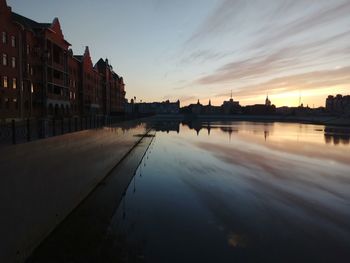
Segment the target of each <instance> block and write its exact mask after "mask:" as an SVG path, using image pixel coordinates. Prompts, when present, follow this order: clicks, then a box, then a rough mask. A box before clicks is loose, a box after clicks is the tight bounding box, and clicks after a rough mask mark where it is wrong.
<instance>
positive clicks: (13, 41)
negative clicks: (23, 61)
mask: <svg viewBox="0 0 350 263" xmlns="http://www.w3.org/2000/svg"><path fill="white" fill-rule="evenodd" d="M11 46H12V47H16V37H15V36H11Z"/></svg>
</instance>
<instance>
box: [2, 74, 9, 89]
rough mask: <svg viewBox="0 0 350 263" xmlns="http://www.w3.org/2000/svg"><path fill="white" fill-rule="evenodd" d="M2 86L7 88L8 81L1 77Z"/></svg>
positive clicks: (5, 77)
mask: <svg viewBox="0 0 350 263" xmlns="http://www.w3.org/2000/svg"><path fill="white" fill-rule="evenodd" d="M2 86H3V87H4V88H7V87H8V79H7V76H3V77H2Z"/></svg>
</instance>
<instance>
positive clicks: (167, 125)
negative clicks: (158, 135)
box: [147, 120, 180, 133]
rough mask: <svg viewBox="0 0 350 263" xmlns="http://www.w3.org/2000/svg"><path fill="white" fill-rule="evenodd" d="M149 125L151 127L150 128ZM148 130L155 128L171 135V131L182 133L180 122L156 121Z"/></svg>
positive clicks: (151, 123)
mask: <svg viewBox="0 0 350 263" xmlns="http://www.w3.org/2000/svg"><path fill="white" fill-rule="evenodd" d="M149 125H150V126H151V127H149ZM147 128H153V129H155V130H156V131H162V132H167V133H169V132H170V131H175V132H177V133H179V132H180V121H178V120H172V121H154V122H150V123H148V124H147Z"/></svg>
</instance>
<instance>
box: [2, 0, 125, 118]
mask: <svg viewBox="0 0 350 263" xmlns="http://www.w3.org/2000/svg"><path fill="white" fill-rule="evenodd" d="M0 34H1V36H0V38H1V39H0V56H1V63H0V118H25V117H48V116H72V115H91V114H93V115H96V114H99V115H101V114H104V115H109V114H111V113H113V112H122V111H123V110H124V102H125V91H124V82H123V79H122V78H121V77H119V76H117V75H116V73H114V72H112V73H111V75H112V78H114V79H115V83H113V84H112V86H111V88H110V90H108V91H106V89H109V86H108V87H107V85H106V75H105V72H99V71H98V70H97V69H96V68H95V67H94V66H93V64H92V61H91V57H90V53H89V49H88V48H86V50H85V53H84V55H83V56H74V55H73V51H72V50H70V49H69V47H70V46H71V45H70V43H69V42H68V41H67V40H66V39H65V38H64V35H63V32H62V29H61V25H60V22H59V20H58V18H55V19H54V20H53V22H52V23H38V22H36V21H33V20H31V19H29V18H26V17H24V16H21V15H19V14H16V13H14V12H12V10H11V8H10V7H9V6H7V3H6V0H0ZM106 94H109V95H110V97H109V98H107V97H106ZM107 102H108V103H111V104H110V105H108V107H107V106H106V105H105V104H106V103H107Z"/></svg>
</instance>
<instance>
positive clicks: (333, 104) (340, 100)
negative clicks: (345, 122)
mask: <svg viewBox="0 0 350 263" xmlns="http://www.w3.org/2000/svg"><path fill="white" fill-rule="evenodd" d="M326 111H327V112H328V113H330V114H334V115H346V116H350V95H347V96H342V95H340V94H338V95H337V96H335V97H334V96H332V95H329V96H328V98H327V99H326Z"/></svg>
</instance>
